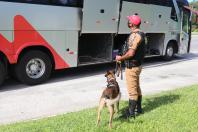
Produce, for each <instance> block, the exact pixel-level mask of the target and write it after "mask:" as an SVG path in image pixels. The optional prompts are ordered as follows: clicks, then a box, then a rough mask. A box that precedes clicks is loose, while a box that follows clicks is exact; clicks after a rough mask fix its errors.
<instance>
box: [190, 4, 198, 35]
mask: <svg viewBox="0 0 198 132" xmlns="http://www.w3.org/2000/svg"><path fill="white" fill-rule="evenodd" d="M190 6H191V7H193V8H194V9H195V10H197V11H198V1H195V2H191V3H190ZM196 19H197V22H196ZM192 32H198V18H197V17H196V16H195V15H193V17H192Z"/></svg>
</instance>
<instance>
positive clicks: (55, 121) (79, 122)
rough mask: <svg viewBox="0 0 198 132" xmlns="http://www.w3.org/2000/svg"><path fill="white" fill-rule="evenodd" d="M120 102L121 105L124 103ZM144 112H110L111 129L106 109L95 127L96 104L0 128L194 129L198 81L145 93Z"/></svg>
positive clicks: (77, 131) (55, 131)
mask: <svg viewBox="0 0 198 132" xmlns="http://www.w3.org/2000/svg"><path fill="white" fill-rule="evenodd" d="M127 104H128V103H127V102H122V103H121V106H120V107H121V108H124V107H126V106H127ZM143 109H144V114H143V115H140V116H137V117H136V119H135V120H134V119H131V120H130V121H126V120H121V119H119V118H118V116H114V120H113V129H112V130H110V129H109V127H108V119H109V114H108V111H107V109H105V110H104V111H103V113H102V121H101V125H100V127H96V116H97V108H91V109H86V110H83V111H80V112H75V113H69V114H65V115H61V116H56V117H51V118H46V119H41V120H37V121H28V122H21V123H15V124H10V125H4V126H0V132H106V131H116V132H197V131H198V85H194V86H190V87H185V88H181V89H177V90H174V91H170V92H164V93H161V94H157V95H152V96H147V97H144V99H143Z"/></svg>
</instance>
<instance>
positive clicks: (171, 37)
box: [163, 32, 179, 55]
mask: <svg viewBox="0 0 198 132" xmlns="http://www.w3.org/2000/svg"><path fill="white" fill-rule="evenodd" d="M171 40H173V41H176V42H177V46H179V45H178V42H179V33H176V32H168V33H166V34H165V40H164V49H163V55H165V54H166V47H167V45H168V43H169V42H170V41H171Z"/></svg>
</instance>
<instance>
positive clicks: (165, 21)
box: [150, 5, 171, 33]
mask: <svg viewBox="0 0 198 132" xmlns="http://www.w3.org/2000/svg"><path fill="white" fill-rule="evenodd" d="M150 8H151V12H152V15H153V16H152V18H153V19H152V20H151V28H150V30H151V31H150V32H154V33H166V32H168V31H169V26H170V24H171V19H170V17H171V8H170V7H165V6H157V5H150Z"/></svg>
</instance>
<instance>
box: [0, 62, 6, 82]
mask: <svg viewBox="0 0 198 132" xmlns="http://www.w3.org/2000/svg"><path fill="white" fill-rule="evenodd" d="M5 77H6V67H5V65H4V63H3V62H2V61H0V85H1V84H3V82H4V80H5Z"/></svg>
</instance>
